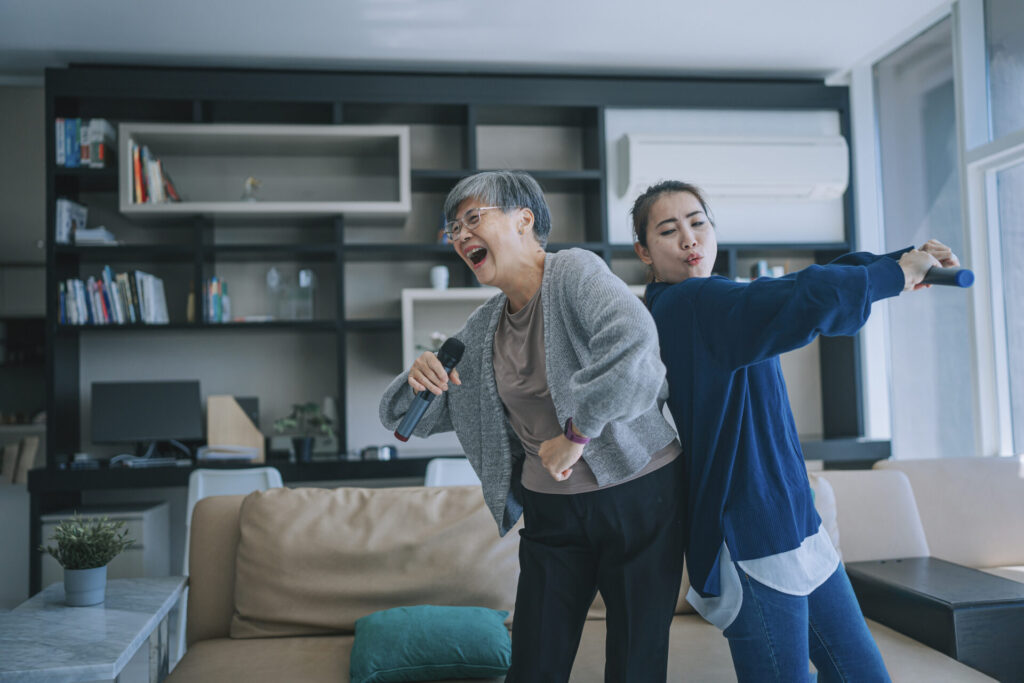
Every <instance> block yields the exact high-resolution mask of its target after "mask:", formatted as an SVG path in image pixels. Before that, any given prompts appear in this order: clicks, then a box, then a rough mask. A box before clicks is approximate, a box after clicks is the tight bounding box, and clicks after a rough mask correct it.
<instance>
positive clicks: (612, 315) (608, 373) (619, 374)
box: [565, 257, 665, 437]
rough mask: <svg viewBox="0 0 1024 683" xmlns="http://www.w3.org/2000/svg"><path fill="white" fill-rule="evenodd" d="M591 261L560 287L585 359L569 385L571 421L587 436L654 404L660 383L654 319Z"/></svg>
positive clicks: (662, 379) (613, 277)
mask: <svg viewBox="0 0 1024 683" xmlns="http://www.w3.org/2000/svg"><path fill="white" fill-rule="evenodd" d="M594 261H595V263H594V264H593V265H590V264H588V266H589V267H588V268H586V271H585V274H584V275H583V276H582V277H577V274H575V273H569V274H567V275H568V277H569V278H572V279H569V280H567V281H566V283H565V290H566V294H567V295H568V296H570V297H572V299H573V300H572V301H570V302H569V305H571V306H572V307H573V309H574V310H575V318H576V321H577V322H578V324H579V326H580V328H581V329H580V330H579V332H580V333H581V337H580V338H581V340H582V342H583V343H585V344H586V347H587V351H588V356H589V359H588V360H585V361H584V363H583V367H582V368H581V369H580V370H577V371H576V372H575V373H573V375H572V376H571V378H570V381H569V390H570V391H571V392H572V393H573V394H574V395H575V396H576V399H577V400H576V403H577V413H576V414H575V415H573V416H572V418H573V423H574V424H575V425H576V427H577V428H578V429H579V430H580V431H581V432H582V433H583V434H586V435H587V436H590V437H595V436H597V435H599V434H600V433H601V432H603V431H604V428H605V426H606V425H607V424H608V423H610V422H616V421H629V420H632V419H635V418H637V417H639V416H640V415H642V414H644V413H645V412H647V411H648V410H650V409H651V407H652V406H655V405H657V401H658V396H659V392H660V390H661V388H662V385H663V384H664V382H665V366H664V365H663V364H662V362H661V358H660V355H659V352H658V331H657V329H656V328H655V326H654V320H653V319H652V318H651V316H650V314H649V313H648V312H647V309H645V308H644V306H643V304H642V303H640V300H639V299H638V298H637V297H636V295H634V294H633V293H632V292H631V291H629V288H628V287H627V286H626V284H625V283H624V282H623V281H622V280H621V279H620V278H619V277H617V276H616V275H614V274H613V273H612V272H611V271H610V270H608V267H607V266H606V265H605V264H604V263H603V262H598V261H599V259H597V258H596V257H594Z"/></svg>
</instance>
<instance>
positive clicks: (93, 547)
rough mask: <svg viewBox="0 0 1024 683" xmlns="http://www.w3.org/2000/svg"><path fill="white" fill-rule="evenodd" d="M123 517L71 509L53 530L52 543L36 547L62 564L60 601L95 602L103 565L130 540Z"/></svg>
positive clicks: (101, 589) (100, 593)
mask: <svg viewBox="0 0 1024 683" xmlns="http://www.w3.org/2000/svg"><path fill="white" fill-rule="evenodd" d="M124 526H125V523H124V522H123V521H116V522H112V521H110V520H109V519H108V518H107V517H93V518H83V517H80V516H79V515H78V513H75V516H74V517H72V518H71V519H65V520H64V521H62V522H61V523H60V524H58V525H57V528H56V529H54V530H53V536H51V537H50V539H49V540H51V541H54V542H56V544H57V545H56V547H54V546H42V547H40V548H39V549H40V550H42V551H45V552H48V553H50V554H51V555H53V557H54V559H56V560H57V562H59V563H60V566H62V567H64V601H65V602H66V603H67V604H68V605H71V606H72V607H84V606H86V605H98V604H99V603H101V602H103V600H104V596H105V594H106V587H107V565H108V564H109V563H110V561H111V560H113V559H114V558H115V557H117V556H118V554H120V552H121V551H122V550H124V549H125V548H127V547H128V546H130V545H131V544H132V543H133V542H134V541H133V540H132V539H129V538H128V530H127V529H125V528H124Z"/></svg>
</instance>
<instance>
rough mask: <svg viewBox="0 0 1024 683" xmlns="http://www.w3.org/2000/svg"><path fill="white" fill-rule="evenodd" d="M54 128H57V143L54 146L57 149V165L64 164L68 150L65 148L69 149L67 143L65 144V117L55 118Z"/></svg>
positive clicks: (55, 133) (55, 134)
mask: <svg viewBox="0 0 1024 683" xmlns="http://www.w3.org/2000/svg"><path fill="white" fill-rule="evenodd" d="M54 128H55V130H54V136H55V140H54V142H55V143H56V144H55V145H54V148H55V149H56V152H57V165H58V166H63V165H64V162H65V155H66V151H65V150H67V145H66V144H65V140H64V119H63V118H57V119H54Z"/></svg>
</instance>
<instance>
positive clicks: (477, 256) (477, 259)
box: [466, 247, 487, 268]
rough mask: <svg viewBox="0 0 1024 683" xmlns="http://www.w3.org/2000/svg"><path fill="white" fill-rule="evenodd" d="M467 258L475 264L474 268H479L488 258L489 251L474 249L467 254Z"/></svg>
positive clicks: (482, 248) (480, 248)
mask: <svg viewBox="0 0 1024 683" xmlns="http://www.w3.org/2000/svg"><path fill="white" fill-rule="evenodd" d="M466 258H468V259H469V262H470V263H472V264H473V267H474V268H475V267H476V266H479V265H480V264H481V263H483V262H484V259H485V258H487V249H485V248H484V247H473V248H471V249H470V250H469V251H467V252H466Z"/></svg>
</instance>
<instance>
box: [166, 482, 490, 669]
mask: <svg viewBox="0 0 1024 683" xmlns="http://www.w3.org/2000/svg"><path fill="white" fill-rule="evenodd" d="M478 488H479V487H478ZM353 640H354V639H353V637H352V636H320V637H305V638H262V639H255V640H235V639H232V638H218V639H214V640H203V641H200V642H198V643H196V644H195V645H192V646H191V647H189V649H188V652H186V653H185V656H184V658H182V660H181V661H180V662H178V665H177V666H176V667H174V671H172V672H171V675H170V676H169V677H168V678H167V679H166V682H167V683H224V682H225V681H245V683H282V681H301V682H302V683H319V682H321V681H322V682H323V683H348V681H349V657H350V656H351V653H352V643H353ZM478 680H488V681H491V683H498V682H499V681H501V680H502V678H491V679H478ZM461 683H465V681H462V682H461Z"/></svg>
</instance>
